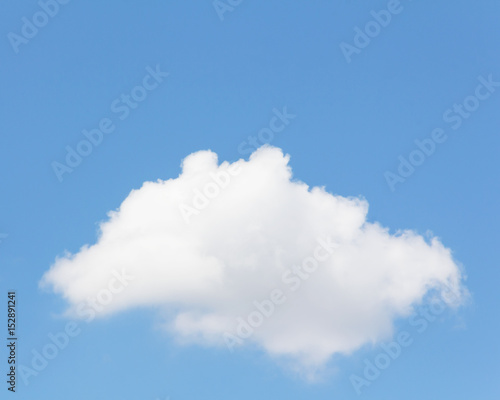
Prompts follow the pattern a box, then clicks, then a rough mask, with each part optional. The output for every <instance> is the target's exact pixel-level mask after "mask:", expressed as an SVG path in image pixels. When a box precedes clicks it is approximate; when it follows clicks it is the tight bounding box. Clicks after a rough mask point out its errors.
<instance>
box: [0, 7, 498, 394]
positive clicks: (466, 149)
mask: <svg viewBox="0 0 500 400" xmlns="http://www.w3.org/2000/svg"><path fill="white" fill-rule="evenodd" d="M389 3H391V2H389ZM58 4H59V3H58ZM226 4H228V3H226ZM40 7H41V6H40V5H39V4H38V3H37V2H35V1H24V2H17V3H14V2H7V3H4V4H2V5H1V8H2V12H1V13H0V20H1V26H2V28H3V29H2V31H3V40H1V41H0V51H1V53H2V55H3V56H2V61H3V62H2V63H1V65H0V70H1V75H0V76H1V78H0V79H1V81H2V95H1V96H0V101H1V104H0V105H1V109H2V118H1V122H0V123H1V131H2V135H1V145H0V165H1V167H2V170H3V171H4V172H3V174H2V176H1V188H2V191H3V195H2V196H1V198H0V204H1V210H2V212H1V214H0V233H3V234H5V235H7V236H6V237H4V238H2V239H1V240H2V241H1V243H0V263H1V265H2V270H1V275H0V286H1V287H2V293H3V294H4V295H5V301H6V292H7V291H8V290H10V289H15V290H16V291H17V298H18V307H17V313H18V321H19V322H18V328H17V329H18V335H19V343H18V354H17V356H18V363H19V364H24V365H30V364H31V362H32V358H33V353H32V350H35V351H41V349H42V348H43V347H44V345H46V343H49V340H50V339H49V338H48V336H47V335H48V334H49V333H52V334H55V333H57V332H62V331H64V329H65V327H66V326H67V324H68V322H69V321H72V320H71V319H68V318H64V317H61V313H62V312H63V311H64V309H65V307H66V302H65V301H64V299H62V298H61V296H58V295H55V294H54V293H52V292H51V291H50V290H41V289H40V288H39V282H40V280H41V278H42V276H43V275H44V273H45V272H46V271H47V270H48V269H49V267H50V266H51V265H52V264H53V263H54V261H55V259H56V257H57V256H61V255H63V253H64V251H65V250H68V251H70V252H73V253H74V252H77V251H78V250H79V249H80V248H81V246H83V245H84V244H87V243H88V244H92V243H95V242H96V239H97V229H98V223H99V222H100V221H102V220H104V219H106V215H107V213H108V212H109V211H110V210H114V209H116V208H117V207H119V206H120V204H121V202H122V201H123V200H124V199H125V198H126V197H127V195H128V194H129V192H130V191H131V190H132V189H138V188H140V187H141V185H142V183H143V182H145V181H156V180H157V179H169V178H175V177H177V176H178V175H179V173H180V172H181V168H180V163H181V160H182V159H183V158H184V157H186V156H187V155H189V154H191V153H193V152H196V151H199V150H207V149H210V150H212V151H213V152H215V153H217V154H218V156H219V160H228V161H230V162H234V161H237V160H238V159H240V158H242V157H243V158H248V155H246V154H241V152H240V151H239V150H238V147H239V146H240V144H241V143H242V142H244V141H247V140H248V137H249V135H253V136H255V135H256V134H257V132H259V131H260V130H261V129H263V128H265V127H268V126H269V123H270V120H271V119H272V118H273V116H274V115H275V113H274V111H273V110H274V109H277V110H283V109H284V108H286V109H287V110H288V112H289V113H292V114H293V115H295V118H293V120H291V121H290V123H289V124H288V125H287V126H286V128H285V129H283V130H282V131H281V132H279V133H276V134H275V135H274V138H273V139H272V141H271V143H270V144H271V145H273V146H277V147H279V148H281V149H283V152H284V153H287V154H289V155H290V156H291V162H290V164H291V166H292V168H293V172H294V178H295V179H298V180H301V181H304V182H306V183H307V184H308V185H310V186H324V187H325V188H326V190H327V191H328V192H330V193H335V194H338V195H341V196H345V197H349V196H362V197H364V198H365V199H366V200H367V201H368V202H369V205H370V208H369V213H368V221H370V222H374V221H380V222H381V223H382V224H383V225H384V226H387V227H389V228H390V229H391V232H395V231H396V230H397V229H414V230H415V231H416V232H418V233H419V234H422V235H425V234H426V232H427V231H432V232H433V234H434V235H436V236H438V237H439V238H440V239H441V240H442V242H443V244H444V245H445V246H446V247H449V248H450V249H452V251H453V256H454V258H455V259H456V260H458V262H459V263H460V264H461V265H463V267H464V269H465V271H466V275H467V281H466V286H467V288H468V290H469V291H470V293H471V295H472V296H471V301H470V302H469V303H468V304H467V305H466V306H465V307H462V308H460V309H459V310H458V311H457V312H456V313H449V314H446V316H445V317H443V318H438V320H437V321H436V322H433V323H431V324H429V327H428V328H426V329H425V330H424V331H423V332H421V333H419V332H417V328H416V327H415V326H412V325H410V324H409V322H408V321H407V320H398V321H397V323H396V325H397V330H396V332H399V331H403V330H406V331H408V332H410V333H411V336H412V338H413V339H414V340H413V343H412V344H411V345H410V346H408V348H405V349H404V350H403V351H402V354H401V356H399V357H398V358H397V359H395V360H394V361H393V362H392V364H391V365H390V367H389V368H387V369H386V370H384V371H383V373H382V374H381V375H380V376H379V377H378V379H376V380H375V381H374V382H373V383H372V384H371V385H370V386H369V387H366V388H364V389H363V391H362V394H361V397H363V398H366V399H396V398H401V397H404V398H406V399H409V400H411V399H421V398H441V399H457V400H458V399H469V398H473V397H474V398H481V399H485V400H488V399H498V398H499V396H500V385H499V383H498V379H497V378H498V375H499V373H500V367H499V365H498V358H499V355H500V348H499V345H498V335H497V333H498V330H499V328H500V323H499V319H498V313H497V312H495V309H496V307H497V305H498V303H499V300H500V295H499V292H498V288H497V284H498V281H499V278H500V272H499V270H498V268H497V267H498V265H497V259H498V256H497V251H496V246H497V243H498V241H499V240H500V235H499V233H498V228H497V227H498V223H499V218H498V211H497V208H498V196H499V193H500V191H499V190H500V186H499V181H498V173H499V171H500V169H499V167H498V163H497V160H498V152H499V150H500V139H499V136H498V132H499V130H500V114H499V113H498V112H496V111H497V110H498V109H499V107H500V90H499V89H500V88H498V89H497V88H496V87H495V86H494V84H490V87H489V88H490V90H489V91H488V87H487V86H485V85H484V82H485V81H488V80H490V81H494V82H500V58H499V55H498V51H497V49H498V48H499V45H500V43H499V41H500V37H499V36H498V34H497V29H498V18H499V16H500V4H498V3H497V2H495V1H493V0H484V1H480V2H475V3H472V2H468V1H464V0H458V1H455V2H453V4H451V3H446V4H437V3H434V2H430V1H409V0H402V1H401V2H400V3H399V8H398V10H399V11H400V12H398V13H394V14H391V21H390V22H389V23H388V24H387V26H386V27H382V28H380V32H379V33H378V34H376V35H374V37H372V38H369V43H368V45H367V46H366V47H364V48H362V49H358V51H357V53H354V54H352V57H347V58H346V56H345V55H344V54H343V51H342V49H341V43H343V42H345V43H348V44H349V45H354V37H355V35H356V31H355V28H356V27H359V28H360V29H362V30H363V29H364V28H365V26H366V24H367V23H368V22H370V21H373V20H374V17H373V14H371V12H372V11H373V10H374V11H377V12H378V11H380V10H387V9H388V7H389V6H388V2H386V1H375V2H370V4H368V3H366V2H351V1H346V0H343V1H339V2H333V1H320V2H315V3H314V4H312V3H309V2H284V1H273V2H264V1H261V2H250V1H242V2H241V3H240V4H239V5H235V6H231V8H232V10H231V11H227V12H225V13H223V14H222V16H220V15H218V13H217V11H216V9H215V7H214V5H213V4H212V2H210V1H206V2H168V3H165V2H159V1H150V2H146V3H139V2H133V1H123V2H118V1H108V2H104V3H103V4H98V3H92V4H86V3H84V2H77V1H70V2H68V3H67V4H64V5H62V4H59V10H57V12H55V15H54V16H53V17H50V18H48V22H47V24H46V25H44V26H43V27H40V28H38V32H37V33H36V34H35V35H34V37H32V38H30V39H28V40H25V43H22V44H18V45H13V44H12V43H11V42H12V37H11V39H9V36H8V35H9V33H10V32H13V33H15V34H17V35H21V29H22V28H23V24H24V22H23V20H22V18H23V17H26V18H27V20H28V21H32V19H33V16H34V14H35V13H37V12H39V11H40V10H41V8H40ZM219 13H220V12H219ZM16 50H17V52H16ZM348 58H350V60H348ZM348 61H349V62H348ZM148 68H149V69H148ZM157 68H159V70H161V71H165V72H168V76H166V77H159V78H158V80H157V81H154V78H152V79H149V80H148V81H147V82H148V84H149V85H150V87H151V86H152V85H154V83H157V85H154V86H155V87H154V88H151V89H150V90H146V91H143V92H144V93H146V97H145V99H144V100H143V101H141V102H138V104H137V106H136V108H132V106H130V107H129V111H130V112H127V115H126V116H125V112H123V114H120V113H118V112H114V111H113V109H112V104H113V102H114V101H115V100H117V99H118V103H116V104H119V105H121V106H123V104H124V103H122V100H120V99H121V96H122V94H130V93H131V91H132V90H133V88H134V87H136V86H137V85H142V84H144V83H143V82H144V78H145V76H146V75H148V74H151V72H150V71H151V69H152V70H155V69H157ZM482 82H483V83H482ZM481 84H482V85H483V88H482V89H481V91H480V92H479V93H481V96H483V97H487V98H485V99H484V100H477V104H476V103H474V99H471V98H470V96H476V97H475V98H477V92H476V89H477V87H478V85H481ZM137 93H142V92H137ZM467 98H468V100H466V99H467ZM464 101H465V102H466V103H467V102H468V103H467V104H466V105H468V107H469V108H470V109H474V110H473V111H471V112H467V111H462V112H464V113H466V114H462V116H461V117H460V118H461V120H462V123H461V126H460V127H459V128H458V129H453V126H452V125H454V124H452V123H451V122H449V121H446V120H445V119H444V118H443V114H444V113H445V112H446V111H447V110H448V109H450V108H451V109H453V107H454V105H455V104H458V105H460V104H463V103H464ZM134 107H135V104H134ZM454 113H455V114H453V115H455V116H457V115H461V114H459V113H458V111H454ZM469 114H470V115H469ZM450 115H451V114H450ZM463 115H467V117H464V116H463ZM120 116H122V117H123V119H120ZM106 118H108V119H109V120H110V121H111V122H110V123H111V124H112V125H113V127H114V129H113V131H112V132H111V133H107V134H104V135H103V140H102V142H100V143H99V144H98V145H96V146H93V148H92V151H91V152H90V154H89V155H88V156H85V157H82V160H81V163H80V164H79V165H77V166H76V167H74V168H73V169H74V170H73V171H72V172H68V173H64V174H63V175H62V178H63V179H62V181H60V180H59V179H58V177H57V174H56V173H55V172H54V167H53V166H54V164H53V163H54V162H58V163H61V164H63V163H65V157H66V155H67V150H66V146H70V147H71V148H72V149H75V148H76V147H77V145H78V143H79V142H80V141H81V140H83V139H85V137H84V135H83V134H82V130H84V129H86V130H91V129H94V128H96V127H98V126H99V124H100V121H102V119H106ZM435 129H442V131H443V134H444V135H445V136H446V139H445V140H444V141H442V142H441V143H434V145H435V150H434V152H433V153H432V154H431V155H429V156H425V159H424V160H423V162H422V163H421V164H420V165H418V166H416V167H414V172H413V173H412V174H410V175H409V176H407V177H402V178H403V179H401V180H402V181H401V182H399V183H397V184H396V185H393V187H392V189H394V190H391V185H389V184H388V182H387V172H388V171H389V172H390V173H393V174H398V168H399V166H400V163H401V159H400V158H399V157H403V158H404V159H405V160H408V159H409V157H410V154H411V153H412V152H413V151H415V150H416V149H418V147H417V145H416V144H415V140H420V141H423V140H425V139H427V140H428V139H429V138H431V137H432V132H433V131H434V130H435ZM4 315H5V314H4ZM158 315H159V312H158V310H157V309H156V308H155V307H145V308H132V309H130V310H127V311H124V312H122V313H119V314H116V315H112V316H110V317H109V318H108V317H106V318H103V319H98V320H95V321H92V322H91V323H86V322H85V321H82V320H75V321H76V323H77V324H78V326H77V328H78V329H80V330H81V332H80V334H78V335H76V336H75V337H73V338H71V339H70V341H69V343H68V345H67V346H66V347H65V348H64V349H62V350H61V351H60V352H59V354H58V355H57V356H56V357H55V358H54V359H53V360H49V362H48V365H47V366H46V368H44V369H43V370H41V371H40V372H39V373H38V375H37V376H33V377H30V378H29V384H28V385H25V384H24V383H23V380H22V379H21V376H20V375H19V374H18V382H17V387H16V391H17V393H16V395H17V396H18V398H19V399H33V398H35V397H36V398H42V399H53V400H57V399H68V398H70V399H75V400H77V399H89V398H95V399H106V398H116V399H118V398H120V399H130V400H132V399H152V400H153V399H156V398H159V399H164V398H167V396H170V399H172V400H177V399H234V398H238V399H251V398H252V399H253V398H263V399H271V398H273V399H274V398H279V399H281V398H283V399H285V398H286V399H309V398H315V399H350V398H358V395H357V393H356V391H355V390H354V389H353V386H352V384H351V382H350V377H351V376H352V374H358V375H361V374H362V373H363V368H364V366H365V364H364V361H363V360H365V359H368V360H373V359H374V358H375V357H376V356H377V354H379V353H380V347H378V346H373V347H370V346H365V347H363V348H362V349H360V350H359V351H356V352H354V353H353V354H352V355H351V356H350V357H339V358H338V360H335V362H333V363H332V364H331V365H330V372H329V373H328V374H327V377H325V378H324V379H322V381H321V382H319V383H310V382H308V381H306V380H304V379H301V378H300V377H297V376H296V375H295V374H294V373H292V372H290V371H289V370H288V369H287V368H286V367H285V368H284V367H283V366H282V365H280V364H279V363H276V362H274V360H273V359H272V357H270V356H269V355H267V354H266V353H265V352H263V351H261V350H259V349H256V348H254V347H248V348H245V349H242V350H241V351H238V352H235V353H231V352H229V351H227V349H225V348H214V347H211V346H200V345H190V346H179V345H178V344H176V342H175V341H174V340H173V339H172V338H171V337H170V336H169V335H168V334H167V333H165V332H164V331H163V330H162V329H160V328H159V324H160V321H159V318H158ZM4 318H6V315H5V316H4ZM2 354H5V357H3V358H5V360H6V358H7V355H6V352H5V351H4V352H3V353H2ZM5 360H2V371H6V370H7V362H6V361H5ZM334 369H335V371H333V370H334ZM4 385H5V387H4V388H2V390H4V391H5V390H6V384H4Z"/></svg>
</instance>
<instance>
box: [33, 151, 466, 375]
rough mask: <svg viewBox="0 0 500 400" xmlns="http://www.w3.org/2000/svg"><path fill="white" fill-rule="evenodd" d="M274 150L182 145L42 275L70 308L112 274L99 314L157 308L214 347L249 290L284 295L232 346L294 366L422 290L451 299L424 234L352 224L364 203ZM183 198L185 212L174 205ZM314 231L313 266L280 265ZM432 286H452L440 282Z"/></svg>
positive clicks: (369, 338) (381, 321)
mask: <svg viewBox="0 0 500 400" xmlns="http://www.w3.org/2000/svg"><path fill="white" fill-rule="evenodd" d="M288 161H289V157H288V156H284V155H283V153H282V152H281V150H280V149H277V148H271V147H263V148H260V149H259V150H257V151H256V152H255V153H254V154H252V156H251V157H250V159H249V161H244V160H239V161H237V162H235V163H233V164H229V163H227V162H223V163H222V164H220V165H218V164H217V155H216V154H214V153H212V152H210V151H200V152H197V153H194V154H191V155H190V156H188V157H186V159H185V160H184V162H183V164H182V167H183V171H182V173H181V175H180V176H179V177H178V178H176V179H169V180H167V181H161V180H159V181H158V182H146V183H144V184H143V186H142V187H141V188H140V189H138V190H133V191H132V192H131V193H130V194H129V196H128V197H127V198H126V199H125V201H124V202H123V203H122V204H121V206H120V208H119V209H118V210H117V211H112V212H110V213H109V219H108V220H107V221H106V222H103V223H102V224H101V226H100V235H99V238H98V240H97V243H96V244H94V245H91V246H84V247H82V248H81V249H80V251H79V252H78V253H76V254H74V255H70V254H68V255H65V256H64V257H62V258H58V259H56V261H55V263H54V265H53V266H52V267H51V269H50V270H49V271H48V272H47V273H46V274H45V275H44V277H43V280H42V284H43V285H45V286H49V287H51V288H53V290H54V291H55V292H57V293H61V294H62V295H63V296H64V297H65V299H66V300H67V301H68V303H69V305H70V312H73V313H75V315H78V314H80V316H82V315H81V314H82V313H81V310H80V311H79V306H81V305H82V304H86V302H87V301H88V299H89V298H95V296H96V295H97V294H98V292H99V291H100V290H101V289H102V288H103V287H106V285H107V284H108V282H109V279H110V277H111V276H112V274H113V271H124V272H125V273H127V274H130V275H133V276H134V278H135V279H134V280H133V282H132V283H130V285H128V287H127V288H126V290H124V291H123V292H121V293H119V295H116V296H115V297H114V298H113V301H112V303H110V304H109V305H107V306H106V308H105V309H104V310H103V312H102V313H101V314H112V313H115V312H118V311H121V310H125V309H129V308H132V307H137V306H160V307H163V308H165V309H166V310H168V311H169V312H168V315H170V316H171V317H170V319H169V320H168V321H167V322H166V326H168V329H169V330H170V331H171V332H172V334H173V335H174V336H175V337H176V338H177V339H179V340H181V341H184V342H201V343H204V344H210V345H220V346H224V345H225V341H224V337H223V336H224V333H227V332H230V333H233V334H235V335H236V331H237V328H238V323H239V322H238V321H241V320H238V318H242V319H246V318H247V317H248V316H249V314H250V313H251V312H252V311H255V310H256V306H255V303H254V302H255V301H257V302H262V301H264V300H265V299H269V298H270V294H271V293H272V292H273V290H280V291H281V292H282V294H283V297H284V299H285V300H284V301H283V302H282V303H280V304H276V305H275V306H274V311H273V313H272V315H271V316H269V318H265V320H264V321H263V322H262V323H261V324H260V326H258V328H256V329H255V331H254V332H253V334H252V335H251V336H250V337H249V338H247V339H246V340H245V341H244V342H243V343H244V344H248V343H254V344H257V345H258V346H260V347H261V348H262V349H264V350H265V351H267V352H268V353H269V354H271V355H273V356H279V357H284V358H286V359H291V360H293V361H294V362H295V363H297V364H298V365H299V366H301V367H306V368H316V367H320V366H322V365H323V364H324V363H325V362H326V361H328V360H329V359H330V357H331V356H332V355H334V354H348V353H350V352H352V351H354V350H356V349H358V348H360V347H361V346H363V345H365V344H367V343H376V342H378V341H381V340H385V339H387V338H388V337H389V336H390V335H391V333H392V330H393V323H394V321H395V319H396V318H399V317H404V316H407V315H409V314H410V313H411V312H412V310H413V307H414V306H415V305H416V304H419V303H421V302H422V301H424V300H425V298H426V296H427V295H429V293H434V295H435V296H441V297H443V298H444V300H445V301H446V302H447V303H448V304H449V305H450V306H453V307H454V306H457V305H459V304H460V303H461V301H462V300H463V297H464V296H465V293H466V291H465V289H464V288H463V286H462V280H463V276H462V274H461V271H460V269H459V267H458V266H457V264H456V263H455V262H454V260H453V258H452V256H451V253H450V250H449V249H447V248H445V247H444V246H443V245H442V244H441V242H440V241H439V240H438V239H436V238H432V239H429V241H426V240H424V238H422V237H421V236H419V235H417V234H416V233H414V232H412V231H404V232H399V233H397V234H390V233H389V232H388V229H386V228H384V227H382V226H381V225H379V224H378V223H369V222H367V221H366V214H367V211H368V203H367V202H366V201H365V200H363V199H359V198H345V197H341V196H335V195H332V194H330V193H328V192H326V191H325V189H324V188H319V187H314V188H309V187H308V186H307V185H306V184H305V183H302V182H297V181H292V180H291V178H292V173H291V169H290V167H289V166H288ZM214 182H215V184H216V185H217V187H218V189H216V188H215V186H213V184H214ZM204 192H205V193H207V194H208V195H209V197H212V198H206V199H205V200H204V197H203V196H204V195H203V193H204ZM193 201H194V203H193ZM186 207H187V209H190V207H192V209H191V210H195V211H196V212H192V213H191V214H190V215H189V216H186V212H185V210H186ZM197 207H198V208H197ZM186 222H188V223H186ZM321 238H322V240H323V241H325V240H330V241H333V242H335V243H336V244H337V245H338V247H337V248H335V250H334V251H333V252H331V254H330V253H328V257H325V255H326V254H327V253H326V252H325V251H323V252H322V253H321V254H322V256H321V257H322V258H321V259H322V261H321V260H320V261H318V265H319V266H318V268H317V269H316V270H315V271H314V272H311V273H306V272H300V271H299V272H292V271H293V269H292V268H293V266H294V265H296V266H300V265H301V264H302V263H303V262H304V260H305V259H308V257H309V262H310V260H311V257H313V258H314V257H315V249H316V248H317V247H318V246H319V244H318V243H319V242H318V239H321ZM327 238H328V239H327ZM318 254H319V253H318ZM317 260H318V259H317ZM306 264H307V262H306ZM306 269H307V266H306ZM287 271H288V272H287ZM296 274H299V275H300V276H301V278H298V276H297V275H296ZM304 276H307V278H304ZM297 279H298V281H299V286H297ZM292 281H293V282H295V283H292ZM445 286H446V287H448V288H451V290H452V291H453V292H454V293H455V294H456V296H455V297H450V296H449V295H447V294H443V293H441V290H442V288H443V287H445ZM294 289H295V290H294ZM240 328H241V327H240Z"/></svg>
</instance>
